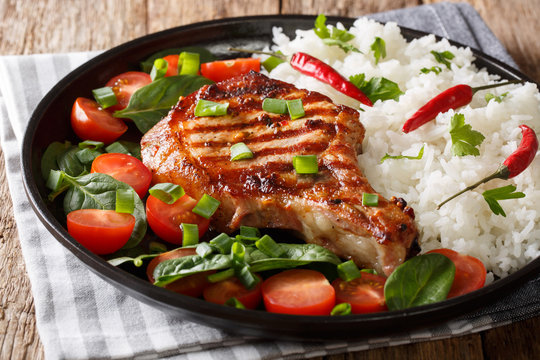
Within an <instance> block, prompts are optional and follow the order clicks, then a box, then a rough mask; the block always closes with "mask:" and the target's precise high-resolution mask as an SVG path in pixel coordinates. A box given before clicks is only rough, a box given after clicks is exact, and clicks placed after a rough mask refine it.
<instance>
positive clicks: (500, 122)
mask: <svg viewBox="0 0 540 360" xmlns="http://www.w3.org/2000/svg"><path fill="white" fill-rule="evenodd" d="M338 26H341V25H340V24H338ZM341 28H343V27H341ZM349 31H350V32H351V33H353V34H354V35H356V37H355V38H354V39H353V40H352V41H351V43H352V44H353V45H355V46H356V47H357V48H359V49H360V50H361V51H362V52H363V53H355V52H350V53H348V54H346V53H345V52H343V51H342V50H340V49H339V48H337V47H328V46H326V45H325V44H323V42H322V41H321V40H320V39H319V38H318V37H317V35H315V33H314V32H313V31H312V30H310V31H301V30H298V31H297V32H296V38H295V39H293V40H291V39H289V38H288V37H287V36H286V35H284V34H283V33H282V31H281V29H279V28H275V29H274V43H275V45H274V46H272V49H271V50H273V51H277V50H280V51H282V52H283V53H284V54H288V55H291V54H293V53H294V52H298V51H302V52H306V53H309V54H311V55H313V56H315V57H317V58H319V59H321V60H323V61H324V62H326V63H328V64H329V65H331V66H332V67H334V68H335V69H336V70H338V71H339V72H340V73H341V74H342V75H344V76H345V77H349V76H350V75H354V74H358V73H365V74H366V79H369V78H371V77H375V76H377V77H379V76H383V77H385V78H387V79H390V80H392V81H394V82H396V83H398V85H399V88H400V89H401V90H402V91H403V92H404V94H403V95H402V96H401V97H400V99H399V101H397V102H396V101H393V100H387V101H383V102H381V101H378V102H377V103H375V104H374V106H373V107H366V106H362V109H363V110H365V111H364V112H361V113H360V120H361V122H362V124H363V125H364V126H365V128H366V137H365V140H364V143H363V154H361V155H360V156H359V157H358V159H359V162H360V165H361V168H362V170H363V171H364V173H365V175H366V176H367V178H368V180H369V181H370V183H371V184H372V185H373V187H374V188H375V189H376V190H377V191H378V192H379V193H381V194H382V195H383V196H385V197H386V198H389V197H391V196H398V197H402V198H404V199H405V200H407V202H408V203H409V205H410V206H412V207H413V208H414V210H415V213H416V221H417V224H418V227H419V229H420V239H419V240H420V244H421V246H422V250H423V252H425V251H429V250H431V249H435V248H440V247H445V248H451V249H454V250H456V251H458V252H461V253H464V254H469V255H472V256H475V257H477V258H479V259H480V260H481V261H482V262H483V263H484V264H485V266H486V268H487V269H488V270H490V271H492V272H493V273H494V274H495V275H497V276H500V277H504V276H506V275H508V274H510V273H512V272H514V271H516V270H518V269H520V268H521V267H523V266H524V265H526V264H527V263H529V262H530V261H532V260H533V259H535V258H536V257H538V256H539V255H540V226H538V224H539V223H540V212H539V211H538V209H540V186H538V179H540V156H536V158H535V160H534V161H533V163H532V164H531V166H530V167H529V168H528V169H527V170H525V171H524V172H523V173H521V174H520V175H518V176H517V177H515V178H513V179H510V180H506V181H503V180H492V181H490V182H488V183H487V184H485V185H483V186H481V187H479V188H477V189H476V190H474V191H472V192H468V193H466V194H464V195H462V196H460V197H459V198H457V199H455V200H453V201H451V202H449V203H447V204H446V205H445V206H443V207H442V208H441V209H440V210H437V209H436V206H437V204H438V203H440V202H441V201H442V200H444V199H445V198H447V197H448V196H450V195H452V194H453V193H455V192H457V191H459V190H461V189H463V188H465V187H466V186H467V185H470V184H472V183H474V182H476V181H478V180H479V179H481V178H483V177H485V176H486V175H488V174H491V173H492V172H494V171H495V170H496V169H497V168H498V166H499V165H500V164H501V163H502V162H503V161H504V159H505V158H506V157H507V156H508V155H510V154H511V153H512V152H513V151H514V150H515V149H516V148H517V146H518V144H519V142H520V140H521V130H520V129H519V128H518V126H519V125H520V124H526V125H528V126H530V127H531V128H533V129H536V130H537V131H538V130H539V129H540V95H539V93H538V89H537V88H536V86H535V85H534V84H531V83H527V84H524V85H510V86H504V87H502V88H495V89H491V90H487V91H480V92H478V93H477V94H476V95H475V96H474V98H473V101H472V103H471V104H470V105H468V106H465V107H463V108H460V109H458V110H457V112H459V113H461V114H464V115H465V122H466V123H467V124H470V125H471V126H472V128H473V129H474V130H477V131H480V132H481V133H482V134H483V135H484V136H485V137H486V139H485V140H484V142H483V143H482V144H481V146H480V147H479V150H480V156H476V157H475V156H463V157H459V156H452V154H451V141H450V135H449V132H448V125H449V122H450V119H451V117H452V116H453V115H454V114H455V112H454V111H452V110H450V111H448V112H446V113H443V114H439V115H438V116H437V118H436V119H435V121H432V122H431V123H429V124H427V125H424V126H422V127H420V128H419V129H417V130H415V131H412V132H410V133H409V134H405V133H403V132H402V131H401V127H402V125H403V123H404V121H405V120H406V119H407V118H409V117H410V116H411V115H412V114H413V113H414V112H415V111H416V110H418V108H420V107H421V106H422V105H424V104H425V103H426V102H427V101H428V100H430V99H431V98H432V97H434V96H435V95H437V94H438V93H440V92H441V91H443V90H445V89H447V88H449V87H451V86H454V85H457V84H468V85H471V86H473V87H474V86H481V85H486V84H488V83H493V82H496V81H498V80H500V79H499V76H497V75H490V74H488V73H487V71H486V70H485V69H478V68H476V67H475V65H473V60H474V56H473V54H472V52H471V50H470V49H469V48H457V47H455V46H452V45H450V44H449V42H448V41H446V40H442V41H438V42H437V41H436V39H435V37H434V36H432V35H429V36H425V37H422V38H420V39H416V40H413V41H412V42H410V43H407V41H406V40H405V39H404V38H403V37H402V36H401V34H400V30H399V27H398V26H397V25H396V24H394V23H388V24H386V25H382V24H379V23H377V22H375V21H372V20H369V19H366V18H360V19H358V20H357V21H356V22H355V23H354V26H353V27H352V28H351V29H349ZM376 36H379V37H381V38H382V39H384V41H385V43H386V51H387V56H386V58H384V59H381V60H380V61H379V63H378V65H376V64H375V59H374V57H373V53H372V52H371V51H370V45H371V44H372V42H373V40H374V38H375V37H376ZM431 50H436V51H439V52H441V51H445V50H448V51H451V52H452V53H453V54H454V55H455V58H454V59H452V60H451V63H452V68H451V71H450V70H447V69H446V68H445V66H444V65H442V64H439V63H437V62H436V61H435V59H434V57H433V56H432V55H431V54H430V51H431ZM432 66H440V67H441V68H442V69H443V71H442V72H441V73H440V74H438V75H437V74H435V73H433V72H431V73H428V74H422V73H421V72H420V69H422V68H425V67H427V68H431V67H432ZM270 76H271V77H273V78H276V79H280V80H283V81H286V82H290V83H293V84H295V85H296V86H297V87H299V88H306V89H309V90H314V91H318V92H321V93H323V94H326V95H328V96H329V97H330V98H332V99H333V100H334V101H335V102H336V103H341V104H346V105H349V106H351V107H353V108H357V109H358V108H359V103H358V102H357V101H355V100H354V99H352V98H349V97H347V96H345V95H343V94H341V93H339V92H337V91H335V90H334V89H332V88H331V87H330V86H328V85H325V84H323V83H321V82H319V81H317V80H315V79H313V78H311V77H308V76H304V75H301V74H300V73H299V72H297V71H295V70H293V69H292V68H291V66H290V65H289V64H288V63H283V64H281V65H279V66H278V67H277V68H275V69H274V70H273V71H272V72H271V74H270ZM487 92H491V93H493V94H495V95H501V94H502V93H505V92H508V95H507V96H506V97H505V98H504V100H503V101H502V102H501V103H497V102H495V101H490V102H489V103H487V104H486V101H485V99H484V95H485V94H486V93H487ZM424 144H425V149H424V156H423V158H422V159H421V160H407V159H403V160H387V161H385V162H384V163H383V164H380V160H381V158H382V157H383V156H384V155H385V153H389V154H392V155H400V154H403V155H413V156H415V155H417V154H418V151H419V149H420V148H421V147H422V145H424ZM508 184H514V185H515V186H516V187H517V191H521V192H523V193H525V194H526V197H525V198H522V199H512V200H505V201H501V202H500V204H501V206H502V207H503V209H504V211H505V212H506V214H507V216H506V217H503V216H500V215H495V214H494V213H493V212H492V211H491V210H490V209H489V207H488V204H487V203H486V201H484V199H483V197H482V195H481V194H482V192H483V191H485V190H487V189H492V188H496V187H499V186H504V185H508Z"/></svg>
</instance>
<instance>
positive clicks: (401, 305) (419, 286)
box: [384, 253, 456, 310]
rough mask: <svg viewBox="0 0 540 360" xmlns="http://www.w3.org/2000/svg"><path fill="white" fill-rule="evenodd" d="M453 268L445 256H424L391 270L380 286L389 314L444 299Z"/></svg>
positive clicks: (451, 280) (450, 282)
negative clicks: (391, 311)
mask: <svg viewBox="0 0 540 360" xmlns="http://www.w3.org/2000/svg"><path fill="white" fill-rule="evenodd" d="M455 271H456V267H455V266H454V263H453V262H452V261H451V260H450V259H448V258H447V257H446V256H444V255H441V254H436V253H433V254H426V255H420V256H416V257H414V258H412V259H409V260H407V261H406V262H404V263H403V264H401V265H400V266H398V267H397V268H396V270H394V272H393V273H392V274H391V275H390V276H389V277H388V279H387V280H386V283H385V285H384V298H385V299H386V304H387V306H388V309H389V310H401V309H407V308H410V307H413V306H420V305H427V304H432V303H435V302H438V301H442V300H444V299H446V296H447V295H448V292H449V291H450V288H451V287H452V283H453V281H454V275H455Z"/></svg>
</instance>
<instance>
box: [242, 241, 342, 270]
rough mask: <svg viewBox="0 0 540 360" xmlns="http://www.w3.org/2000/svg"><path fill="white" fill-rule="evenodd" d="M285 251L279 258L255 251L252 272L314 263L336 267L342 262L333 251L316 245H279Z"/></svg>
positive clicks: (251, 260)
mask: <svg viewBox="0 0 540 360" xmlns="http://www.w3.org/2000/svg"><path fill="white" fill-rule="evenodd" d="M278 245H279V246H280V247H281V249H282V250H283V254H282V255H281V256H280V257H279V258H272V257H269V256H268V255H266V254H264V253H263V252H262V251H260V250H258V249H255V250H253V251H252V252H251V253H250V257H251V259H250V265H251V270H252V271H254V272H259V271H266V270H272V269H288V268H293V267H297V266H302V265H307V264H309V263H312V262H327V263H331V264H334V265H338V264H340V263H341V260H340V259H339V258H338V257H337V256H336V255H335V254H334V253H333V252H331V251H329V250H328V249H326V248H323V247H322V246H319V245H315V244H278Z"/></svg>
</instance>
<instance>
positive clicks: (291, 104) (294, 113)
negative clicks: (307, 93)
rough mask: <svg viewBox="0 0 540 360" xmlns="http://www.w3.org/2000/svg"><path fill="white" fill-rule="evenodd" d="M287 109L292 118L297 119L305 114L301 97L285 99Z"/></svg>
mask: <svg viewBox="0 0 540 360" xmlns="http://www.w3.org/2000/svg"><path fill="white" fill-rule="evenodd" d="M287 109H288V110H289V115H290V116H291V119H292V120H296V119H299V118H301V117H303V116H304V115H306V113H305V112H304V104H302V99H294V100H287Z"/></svg>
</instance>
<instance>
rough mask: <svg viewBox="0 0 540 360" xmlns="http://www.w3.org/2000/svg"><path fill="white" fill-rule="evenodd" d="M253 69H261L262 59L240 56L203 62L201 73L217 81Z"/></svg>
mask: <svg viewBox="0 0 540 360" xmlns="http://www.w3.org/2000/svg"><path fill="white" fill-rule="evenodd" d="M251 70H253V71H257V72H259V71H261V59H258V58H238V59H232V60H219V61H212V62H208V63H202V64H201V75H202V76H204V77H205V78H207V79H210V80H212V81H215V82H218V81H222V80H226V79H230V78H232V77H235V76H237V75H243V74H247V73H248V72H249V71H251Z"/></svg>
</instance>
